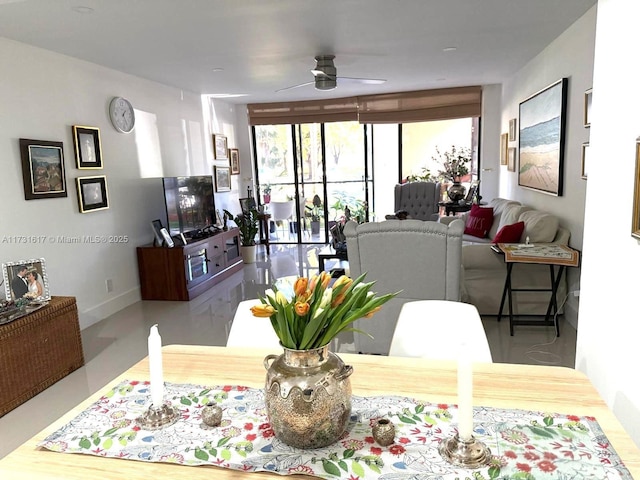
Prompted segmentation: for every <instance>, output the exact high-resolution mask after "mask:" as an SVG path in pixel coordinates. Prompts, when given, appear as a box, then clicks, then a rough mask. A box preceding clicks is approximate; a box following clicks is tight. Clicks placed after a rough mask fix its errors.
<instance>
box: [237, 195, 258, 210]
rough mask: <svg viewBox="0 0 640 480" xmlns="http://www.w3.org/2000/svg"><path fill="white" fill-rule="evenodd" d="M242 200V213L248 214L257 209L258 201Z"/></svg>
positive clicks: (250, 198)
mask: <svg viewBox="0 0 640 480" xmlns="http://www.w3.org/2000/svg"><path fill="white" fill-rule="evenodd" d="M239 200H240V209H241V210H242V213H248V212H250V211H251V210H252V209H255V208H256V200H255V199H254V198H252V197H249V198H241V199H239Z"/></svg>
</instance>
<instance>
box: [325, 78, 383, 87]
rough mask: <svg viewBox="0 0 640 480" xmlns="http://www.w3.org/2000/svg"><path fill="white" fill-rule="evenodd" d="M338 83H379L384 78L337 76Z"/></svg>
mask: <svg viewBox="0 0 640 480" xmlns="http://www.w3.org/2000/svg"><path fill="white" fill-rule="evenodd" d="M337 79H338V82H339V83H364V84H367V85H380V84H382V83H385V82H386V80H383V79H382V78H355V77H337Z"/></svg>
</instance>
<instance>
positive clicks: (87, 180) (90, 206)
mask: <svg viewBox="0 0 640 480" xmlns="http://www.w3.org/2000/svg"><path fill="white" fill-rule="evenodd" d="M76 188H77V190H78V207H79V209H80V213H88V212H95V211H97V210H106V209H107V208H109V195H108V193H107V177H106V176H105V175H98V176H95V177H78V178H76Z"/></svg>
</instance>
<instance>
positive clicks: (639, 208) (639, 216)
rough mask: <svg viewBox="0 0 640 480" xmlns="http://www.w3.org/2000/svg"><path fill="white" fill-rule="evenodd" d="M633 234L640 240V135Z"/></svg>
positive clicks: (639, 140) (637, 139)
mask: <svg viewBox="0 0 640 480" xmlns="http://www.w3.org/2000/svg"><path fill="white" fill-rule="evenodd" d="M631 236H632V237H634V238H637V239H638V240H640V137H638V138H636V172H635V180H634V188H633V217H632V218H631Z"/></svg>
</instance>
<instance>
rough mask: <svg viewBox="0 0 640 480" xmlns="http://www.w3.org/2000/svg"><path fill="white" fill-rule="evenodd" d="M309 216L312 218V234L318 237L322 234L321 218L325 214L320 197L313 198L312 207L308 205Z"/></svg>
mask: <svg viewBox="0 0 640 480" xmlns="http://www.w3.org/2000/svg"><path fill="white" fill-rule="evenodd" d="M307 209H308V210H309V215H310V217H311V234H312V235H317V234H318V233H320V217H321V216H322V214H323V208H322V200H321V199H320V197H319V196H318V195H314V196H313V201H312V202H311V205H307Z"/></svg>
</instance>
